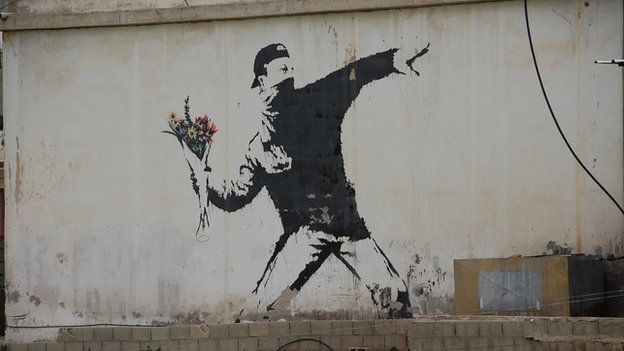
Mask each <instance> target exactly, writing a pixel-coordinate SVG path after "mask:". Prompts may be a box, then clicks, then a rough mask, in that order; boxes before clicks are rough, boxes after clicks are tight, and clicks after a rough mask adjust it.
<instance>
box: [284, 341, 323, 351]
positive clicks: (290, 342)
mask: <svg viewBox="0 0 624 351" xmlns="http://www.w3.org/2000/svg"><path fill="white" fill-rule="evenodd" d="M299 341H316V342H318V343H319V344H321V345H323V346H325V347H327V348H328V349H330V350H331V351H334V349H332V347H331V346H329V345H327V344H326V343H324V342H322V341H321V340H319V339H314V338H301V339H295V340H292V341H289V342H287V343H285V344H284V345H282V346H280V347H279V348H278V349H277V350H275V351H280V350H281V349H283V348H284V347H286V346H288V345H290V344H294V343H296V342H299Z"/></svg>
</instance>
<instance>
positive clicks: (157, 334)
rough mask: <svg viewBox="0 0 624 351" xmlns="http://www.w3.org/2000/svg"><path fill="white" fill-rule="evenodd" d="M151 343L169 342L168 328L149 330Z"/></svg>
mask: <svg viewBox="0 0 624 351" xmlns="http://www.w3.org/2000/svg"><path fill="white" fill-rule="evenodd" d="M151 332H152V341H166V340H169V337H170V334H169V327H158V328H151Z"/></svg>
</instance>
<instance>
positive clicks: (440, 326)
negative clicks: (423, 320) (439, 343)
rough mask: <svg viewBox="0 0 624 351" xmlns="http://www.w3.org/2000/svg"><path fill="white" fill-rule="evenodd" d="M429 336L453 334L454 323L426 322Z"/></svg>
mask: <svg viewBox="0 0 624 351" xmlns="http://www.w3.org/2000/svg"><path fill="white" fill-rule="evenodd" d="M428 327H429V329H430V332H429V334H430V335H431V336H441V337H445V336H446V337H448V336H455V324H454V323H451V322H432V323H428Z"/></svg>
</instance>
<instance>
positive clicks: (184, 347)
mask: <svg viewBox="0 0 624 351" xmlns="http://www.w3.org/2000/svg"><path fill="white" fill-rule="evenodd" d="M178 344H179V346H180V351H198V350H199V341H197V340H180V341H179V342H178Z"/></svg>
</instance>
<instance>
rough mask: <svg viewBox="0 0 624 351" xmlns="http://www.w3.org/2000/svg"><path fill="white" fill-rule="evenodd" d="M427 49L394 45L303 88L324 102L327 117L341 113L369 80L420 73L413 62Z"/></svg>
mask: <svg viewBox="0 0 624 351" xmlns="http://www.w3.org/2000/svg"><path fill="white" fill-rule="evenodd" d="M428 51H429V44H427V46H426V47H425V48H424V49H422V50H419V51H415V52H408V51H405V50H403V49H397V48H394V49H389V50H386V51H382V52H378V53H376V54H373V55H370V56H367V57H364V58H361V59H359V60H357V61H354V62H352V63H349V64H348V65H346V66H345V67H343V68H341V69H338V70H336V71H334V72H332V73H330V74H328V75H327V76H325V77H324V78H321V79H319V80H318V81H316V82H314V83H311V84H309V85H308V86H306V87H305V88H304V89H307V91H308V92H309V93H311V94H313V95H316V96H318V97H319V100H320V101H323V102H325V103H324V106H325V108H326V109H327V111H325V112H326V114H327V115H328V116H329V115H332V114H334V113H337V114H338V115H341V113H343V112H344V111H346V109H348V108H349V106H351V103H352V102H353V100H355V98H356V97H357V96H358V94H359V93H360V90H361V89H362V87H364V86H365V85H367V84H368V83H371V82H373V81H375V80H379V79H383V78H385V77H388V76H389V75H391V74H392V73H398V74H405V73H406V72H409V71H411V72H414V73H416V74H417V75H420V74H419V72H418V71H416V69H415V62H416V60H417V59H418V58H419V57H421V56H423V55H425V54H426V53H427V52H428ZM324 114H325V113H324Z"/></svg>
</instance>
